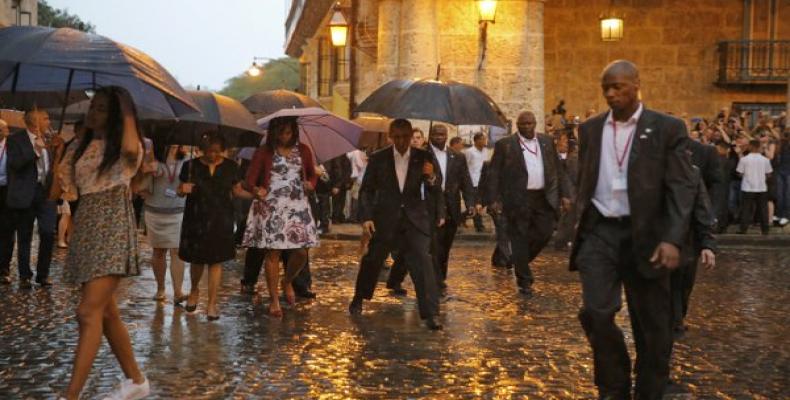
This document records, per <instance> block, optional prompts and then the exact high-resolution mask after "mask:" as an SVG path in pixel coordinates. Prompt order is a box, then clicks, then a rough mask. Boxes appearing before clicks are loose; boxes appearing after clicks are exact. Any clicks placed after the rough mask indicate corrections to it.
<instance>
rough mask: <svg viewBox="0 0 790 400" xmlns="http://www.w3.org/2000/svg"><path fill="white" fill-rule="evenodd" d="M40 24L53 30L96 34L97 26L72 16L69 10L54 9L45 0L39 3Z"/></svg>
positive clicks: (40, 0)
mask: <svg viewBox="0 0 790 400" xmlns="http://www.w3.org/2000/svg"><path fill="white" fill-rule="evenodd" d="M38 24H39V25H40V26H50V27H53V28H73V29H77V30H80V31H83V32H92V33H93V32H96V26H95V25H93V24H91V23H90V22H85V21H83V20H82V19H80V17H79V16H76V15H74V14H70V13H69V12H68V10H61V9H59V8H54V7H52V6H50V5H49V4H47V2H46V1H45V0H39V1H38Z"/></svg>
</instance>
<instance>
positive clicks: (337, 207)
mask: <svg viewBox="0 0 790 400" xmlns="http://www.w3.org/2000/svg"><path fill="white" fill-rule="evenodd" d="M346 192H347V190H345V189H340V191H339V192H337V194H336V195H333V196H332V222H334V223H336V224H340V223H343V222H346V214H345V212H344V210H345V208H346Z"/></svg>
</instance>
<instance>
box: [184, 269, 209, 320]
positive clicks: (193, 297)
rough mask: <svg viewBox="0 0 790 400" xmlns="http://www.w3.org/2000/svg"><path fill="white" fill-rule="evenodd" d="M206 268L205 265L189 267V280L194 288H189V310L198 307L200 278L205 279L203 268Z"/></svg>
mask: <svg viewBox="0 0 790 400" xmlns="http://www.w3.org/2000/svg"><path fill="white" fill-rule="evenodd" d="M205 266H206V265H205V264H192V265H190V267H189V278H190V281H192V286H190V288H189V300H187V308H190V309H191V308H193V307H197V303H198V300H200V278H202V277H203V267H205Z"/></svg>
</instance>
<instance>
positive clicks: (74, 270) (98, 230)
mask: <svg viewBox="0 0 790 400" xmlns="http://www.w3.org/2000/svg"><path fill="white" fill-rule="evenodd" d="M108 275H120V276H124V277H126V276H134V275H140V256H139V253H138V249H137V231H136V229H135V222H134V209H133V208H132V202H131V200H130V192H129V188H128V187H127V186H116V187H114V188H111V189H107V190H105V191H102V192H98V193H91V194H87V195H83V196H80V207H79V209H78V210H77V212H76V213H75V214H74V233H73V234H72V237H71V243H69V253H68V255H67V256H66V265H65V268H64V271H63V279H64V280H65V281H66V282H69V283H85V282H88V281H90V280H92V279H95V278H99V277H103V276H108Z"/></svg>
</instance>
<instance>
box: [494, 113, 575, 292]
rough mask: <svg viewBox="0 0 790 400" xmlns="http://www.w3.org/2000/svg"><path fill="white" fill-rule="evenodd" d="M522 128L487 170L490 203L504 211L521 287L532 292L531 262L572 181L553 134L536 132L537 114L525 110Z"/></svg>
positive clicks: (497, 150) (503, 143)
mask: <svg viewBox="0 0 790 400" xmlns="http://www.w3.org/2000/svg"><path fill="white" fill-rule="evenodd" d="M516 124H517V126H518V133H517V134H515V135H511V136H508V137H505V138H502V139H500V140H499V141H498V142H497V143H496V145H495V147H494V155H493V157H492V158H491V165H490V169H489V171H488V174H489V176H488V182H487V184H488V195H489V196H490V197H491V198H490V201H491V204H490V205H489V208H490V209H491V211H493V212H496V213H504V215H505V218H506V219H507V229H508V236H509V237H510V242H511V243H512V250H513V262H514V263H515V265H516V268H515V274H516V283H517V284H518V287H519V292H520V293H521V294H523V295H525V296H531V295H532V283H533V282H534V278H533V277H532V271H531V270H530V267H529V263H531V262H532V260H534V259H535V257H537V256H538V254H539V253H540V251H541V250H543V248H544V247H546V244H548V242H549V240H550V239H551V235H552V233H554V227H555V225H556V222H557V218H558V217H559V212H560V209H561V208H563V209H567V208H568V207H570V197H571V194H570V184H569V182H568V177H567V176H566V175H565V172H564V170H563V169H562V167H561V166H560V163H559V156H558V155H557V150H556V149H555V147H554V141H553V140H552V138H551V137H549V136H547V135H543V134H536V133H535V126H536V121H535V115H534V114H533V113H531V112H529V111H525V112H522V113H521V114H520V115H519V116H518V120H517V123H516Z"/></svg>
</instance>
